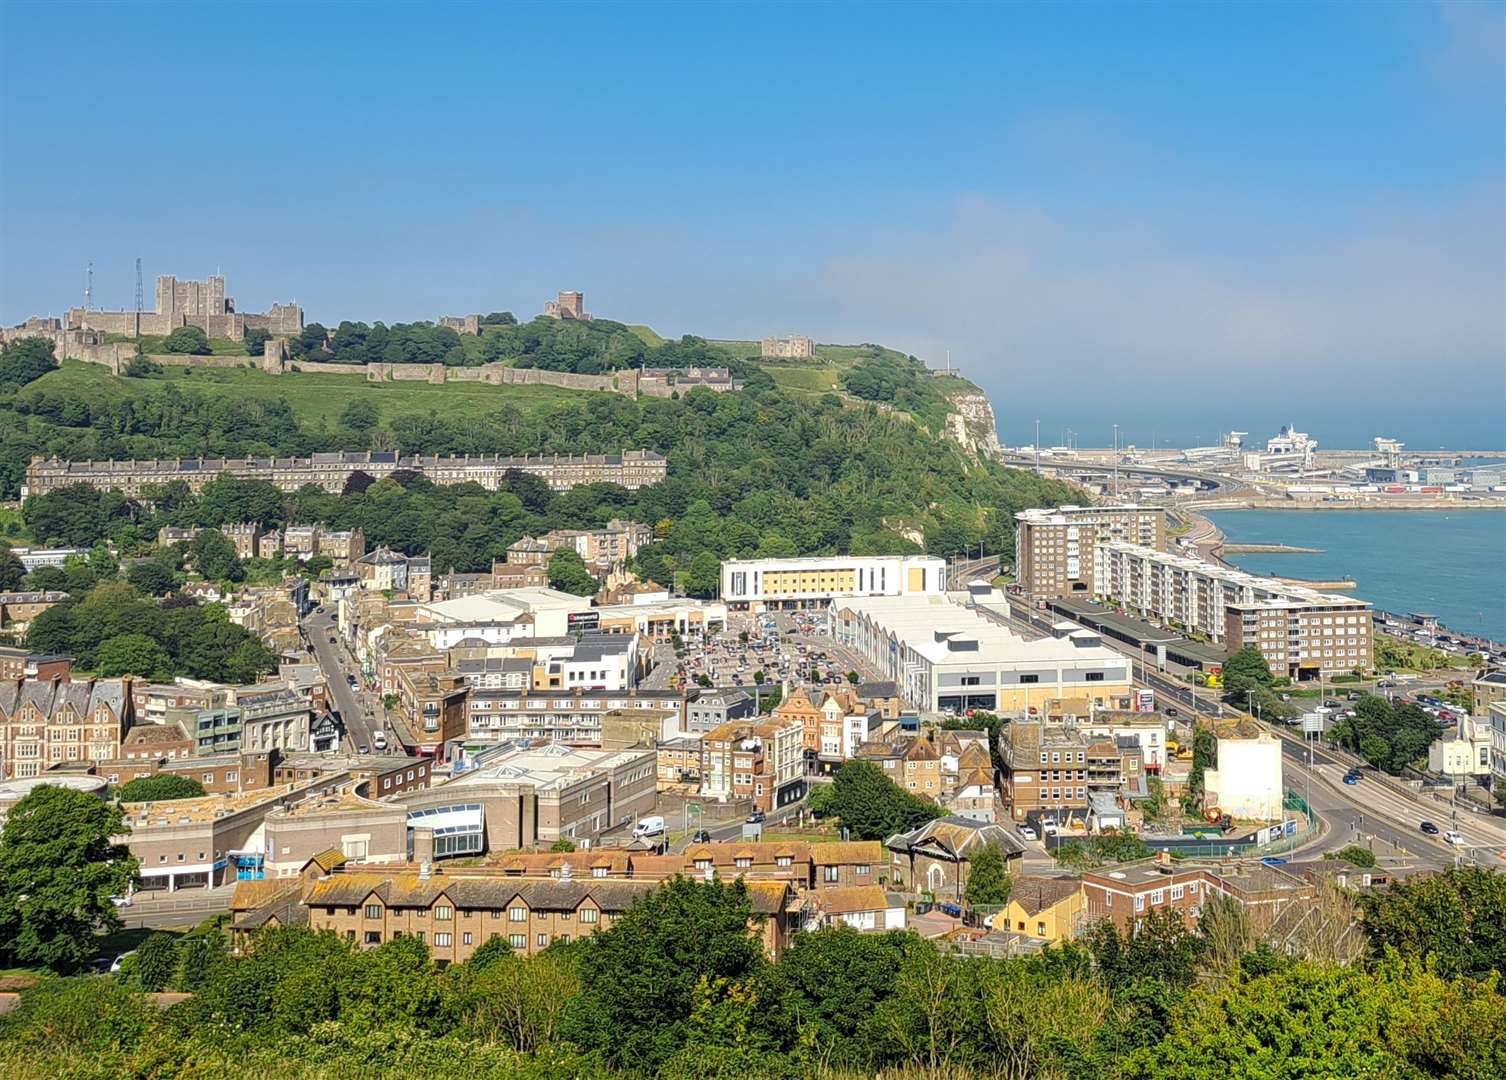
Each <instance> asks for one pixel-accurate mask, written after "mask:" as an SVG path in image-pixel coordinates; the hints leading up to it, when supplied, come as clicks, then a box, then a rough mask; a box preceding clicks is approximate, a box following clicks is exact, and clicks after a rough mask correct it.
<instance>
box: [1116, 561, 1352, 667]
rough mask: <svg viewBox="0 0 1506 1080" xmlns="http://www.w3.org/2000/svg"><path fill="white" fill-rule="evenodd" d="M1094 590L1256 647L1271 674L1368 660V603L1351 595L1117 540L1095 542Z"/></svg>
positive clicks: (1164, 619)
mask: <svg viewBox="0 0 1506 1080" xmlns="http://www.w3.org/2000/svg"><path fill="white" fill-rule="evenodd" d="M1094 591H1095V593H1096V594H1097V595H1099V596H1101V597H1103V598H1104V599H1106V600H1108V601H1110V602H1112V603H1115V604H1119V605H1122V606H1123V607H1125V608H1127V609H1130V610H1132V611H1133V612H1135V613H1136V614H1140V615H1143V616H1145V617H1146V618H1149V619H1153V620H1155V621H1158V622H1161V623H1165V624H1168V625H1174V626H1176V627H1177V628H1179V629H1181V630H1183V631H1191V632H1194V633H1199V634H1202V635H1204V636H1206V637H1207V638H1208V639H1209V640H1210V641H1212V642H1213V643H1214V644H1216V645H1219V646H1221V647H1222V648H1223V649H1224V650H1225V651H1226V652H1235V651H1237V650H1238V649H1240V648H1243V647H1244V646H1246V645H1253V646H1256V647H1258V648H1259V649H1260V650H1261V652H1262V653H1264V654H1265V657H1266V660H1267V662H1268V663H1269V664H1270V666H1271V670H1272V671H1273V672H1275V673H1276V674H1277V675H1286V676H1289V677H1291V678H1296V679H1306V678H1317V677H1318V676H1319V674H1320V673H1321V674H1322V675H1342V674H1346V673H1348V672H1350V671H1354V670H1356V669H1361V670H1369V669H1370V668H1371V667H1372V666H1373V663H1372V652H1371V648H1372V636H1371V623H1372V618H1373V616H1372V611H1371V606H1370V604H1369V603H1368V602H1367V601H1364V600H1357V599H1355V598H1353V597H1348V596H1339V595H1336V594H1334V593H1324V592H1319V591H1317V590H1316V589H1310V588H1307V587H1306V586H1302V585H1295V584H1291V583H1288V582H1284V581H1281V580H1279V579H1276V578H1264V577H1258V576H1256V575H1254V574H1247V573H1245V572H1244V571H1242V570H1234V569H1231V568H1228V567H1224V566H1220V565H1218V564H1216V563H1211V562H1206V561H1204V560H1202V559H1194V558H1189V557H1187V556H1185V555H1173V554H1170V553H1168V552H1163V551H1155V550H1153V549H1151V548H1148V547H1145V546H1143V545H1140V544H1131V543H1126V542H1122V541H1115V542H1113V543H1109V544H1106V545H1103V546H1102V547H1101V548H1100V559H1099V562H1098V576H1097V580H1096V581H1095V585H1094Z"/></svg>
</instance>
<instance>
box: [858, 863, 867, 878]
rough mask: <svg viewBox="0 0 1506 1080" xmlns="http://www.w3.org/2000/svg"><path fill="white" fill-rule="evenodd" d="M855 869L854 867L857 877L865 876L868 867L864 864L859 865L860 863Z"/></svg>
mask: <svg viewBox="0 0 1506 1080" xmlns="http://www.w3.org/2000/svg"><path fill="white" fill-rule="evenodd" d="M855 869H856V873H857V875H858V877H866V876H867V874H868V869H869V868H868V867H866V866H861V865H860V866H858V867H856V868H855Z"/></svg>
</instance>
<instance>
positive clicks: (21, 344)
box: [0, 337, 58, 388]
mask: <svg viewBox="0 0 1506 1080" xmlns="http://www.w3.org/2000/svg"><path fill="white" fill-rule="evenodd" d="M57 366H58V362H57V360H56V358H55V357H54V355H53V346H52V342H51V341H50V340H49V339H48V338H42V337H29V338H20V339H18V340H16V341H11V342H8V343H6V344H5V345H4V346H3V347H0V386H9V387H12V388H20V387H22V386H24V385H26V384H27V383H29V382H32V381H33V380H35V379H40V378H41V377H42V376H43V375H46V374H47V373H48V372H49V371H51V370H52V369H53V368H55V367H57Z"/></svg>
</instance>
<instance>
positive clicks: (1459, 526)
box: [1208, 510, 1506, 641]
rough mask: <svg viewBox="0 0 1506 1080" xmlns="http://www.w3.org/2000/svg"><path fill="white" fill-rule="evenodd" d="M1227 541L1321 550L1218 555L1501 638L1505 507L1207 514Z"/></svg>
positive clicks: (1505, 629) (1505, 606)
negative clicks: (1346, 588) (1344, 585)
mask: <svg viewBox="0 0 1506 1080" xmlns="http://www.w3.org/2000/svg"><path fill="white" fill-rule="evenodd" d="M1208 516H1209V517H1210V518H1211V519H1212V520H1213V521H1214V522H1215V523H1216V524H1217V525H1218V527H1219V528H1220V529H1222V530H1223V531H1224V535H1225V536H1227V537H1228V538H1229V540H1230V541H1231V542H1235V543H1245V544H1293V545H1296V546H1297V547H1313V548H1322V549H1323V554H1321V555H1277V554H1252V555H1227V556H1225V558H1227V559H1228V560H1229V561H1230V562H1231V563H1234V564H1235V565H1237V566H1239V567H1241V568H1242V569H1245V570H1248V571H1250V572H1251V573H1255V574H1272V573H1274V574H1279V575H1282V576H1285V577H1294V578H1314V579H1318V578H1321V579H1328V580H1332V579H1337V578H1348V579H1350V580H1352V581H1354V582H1355V583H1356V584H1357V585H1358V588H1356V589H1355V590H1354V591H1353V593H1352V594H1351V595H1354V596H1359V597H1361V598H1363V599H1365V600H1369V601H1370V602H1371V603H1373V604H1374V605H1375V606H1376V607H1378V608H1384V609H1385V610H1387V611H1397V612H1407V611H1430V612H1432V613H1433V614H1435V615H1437V616H1438V617H1439V618H1440V619H1442V620H1443V623H1444V625H1445V626H1448V627H1451V628H1452V629H1455V630H1460V631H1464V632H1467V633H1475V634H1484V635H1485V636H1487V637H1489V638H1491V639H1493V640H1495V641H1506V510H1465V511H1452V510H1413V511H1405V510H1401V511H1398V510H1308V511H1302V510H1229V511H1222V512H1220V513H1216V514H1209V515H1208Z"/></svg>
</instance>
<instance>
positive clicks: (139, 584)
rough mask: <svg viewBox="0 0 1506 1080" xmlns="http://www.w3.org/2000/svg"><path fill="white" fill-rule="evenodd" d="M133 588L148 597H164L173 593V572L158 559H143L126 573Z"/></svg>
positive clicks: (133, 564)
mask: <svg viewBox="0 0 1506 1080" xmlns="http://www.w3.org/2000/svg"><path fill="white" fill-rule="evenodd" d="M126 580H127V581H129V582H130V583H131V587H132V588H134V589H136V590H137V591H138V592H143V593H145V594H146V595H147V596H163V595H165V594H167V593H170V592H172V591H173V585H174V584H175V579H174V578H173V572H172V571H171V570H169V569H168V568H167V567H166V566H164V565H162V563H160V562H158V561H157V560H156V559H143V560H142V561H140V562H134V563H132V564H131V567H130V569H129V570H127V571H126Z"/></svg>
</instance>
